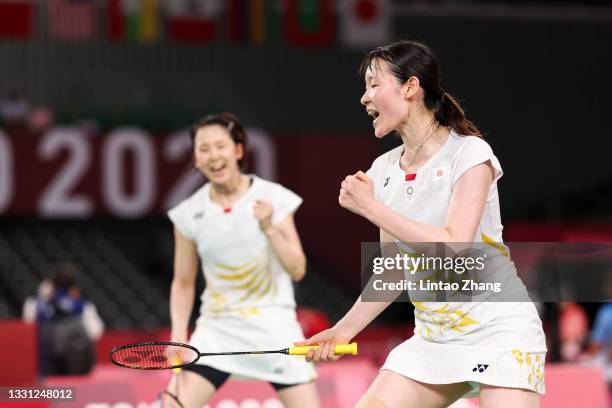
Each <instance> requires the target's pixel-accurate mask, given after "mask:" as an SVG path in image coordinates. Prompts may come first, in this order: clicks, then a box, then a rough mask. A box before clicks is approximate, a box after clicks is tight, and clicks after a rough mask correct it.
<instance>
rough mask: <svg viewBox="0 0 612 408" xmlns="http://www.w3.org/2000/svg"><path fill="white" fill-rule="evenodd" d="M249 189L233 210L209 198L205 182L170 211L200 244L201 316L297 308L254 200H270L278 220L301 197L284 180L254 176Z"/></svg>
mask: <svg viewBox="0 0 612 408" xmlns="http://www.w3.org/2000/svg"><path fill="white" fill-rule="evenodd" d="M250 177H251V178H252V184H251V186H250V187H249V189H248V191H247V192H246V193H245V194H244V195H243V196H242V197H241V198H240V199H239V200H238V201H237V202H236V203H235V204H234V206H233V207H232V208H231V211H228V210H226V209H224V208H222V207H221V206H220V205H218V204H216V203H214V202H213V201H211V199H210V184H209V183H207V184H206V185H204V186H203V187H202V188H200V189H199V190H198V191H196V192H195V193H194V194H193V195H192V196H191V197H189V198H187V199H186V200H184V201H183V202H181V203H180V204H178V205H177V206H176V207H174V208H173V209H171V210H170V211H169V212H168V215H169V217H170V219H171V220H172V222H173V223H174V225H175V226H176V227H177V228H178V230H179V231H180V232H181V233H182V234H183V235H184V236H185V237H186V238H188V239H190V240H192V241H194V242H195V243H196V245H197V250H198V254H199V256H200V262H201V266H202V271H203V273H204V278H205V280H206V288H205V290H204V292H203V293H202V297H201V300H202V308H201V310H200V316H201V317H205V316H213V317H220V316H226V315H234V316H245V317H246V316H248V315H255V314H259V313H260V311H261V310H260V309H261V308H265V307H270V306H281V307H289V308H295V299H294V293H293V285H292V282H291V278H290V276H289V275H288V274H287V272H285V271H284V270H283V268H282V266H281V264H280V262H279V260H278V258H277V257H276V255H275V254H274V252H273V249H272V247H271V246H270V245H269V243H268V240H267V239H266V237H265V235H264V233H263V232H262V231H261V229H260V228H259V222H258V220H257V219H256V218H255V216H254V214H253V206H254V205H255V201H256V200H259V199H261V200H265V201H267V202H269V203H271V204H272V206H273V208H274V211H273V214H272V222H273V223H274V224H277V223H279V222H280V221H282V220H284V219H285V218H286V217H287V216H288V215H289V214H291V213H293V212H295V211H296V209H297V208H298V207H299V206H300V204H301V203H302V199H301V198H300V197H299V196H298V195H296V194H295V193H293V192H292V191H290V190H288V189H286V188H285V187H283V186H281V185H280V184H277V183H273V182H270V181H267V180H264V179H261V178H259V177H257V176H250Z"/></svg>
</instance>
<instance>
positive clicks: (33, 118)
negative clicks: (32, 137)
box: [28, 106, 55, 133]
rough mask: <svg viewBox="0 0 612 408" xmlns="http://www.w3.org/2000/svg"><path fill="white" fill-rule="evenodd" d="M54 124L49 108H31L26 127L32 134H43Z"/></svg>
mask: <svg viewBox="0 0 612 408" xmlns="http://www.w3.org/2000/svg"><path fill="white" fill-rule="evenodd" d="M54 122H55V117H54V115H53V111H52V110H51V109H50V108H47V107H44V106H40V107H36V108H33V109H32V111H31V112H30V116H29V118H28V127H29V129H30V130H31V131H32V132H34V133H44V132H46V131H47V130H49V129H50V128H51V127H52V126H53V124H54Z"/></svg>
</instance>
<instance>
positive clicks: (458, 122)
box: [436, 91, 482, 137]
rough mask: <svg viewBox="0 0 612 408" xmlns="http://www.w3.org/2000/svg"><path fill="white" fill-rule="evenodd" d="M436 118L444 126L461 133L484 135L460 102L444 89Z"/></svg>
mask: <svg viewBox="0 0 612 408" xmlns="http://www.w3.org/2000/svg"><path fill="white" fill-rule="evenodd" d="M441 94H442V96H441V98H440V102H439V108H438V110H437V111H436V119H437V120H438V122H440V124H441V125H443V126H448V127H451V128H452V129H453V130H454V131H455V132H457V133H459V134H460V135H466V136H478V137H482V133H480V130H478V128H477V127H476V125H474V124H473V123H472V122H471V121H469V120H468V119H467V118H466V117H465V112H464V111H463V108H461V105H459V102H457V100H456V99H455V98H453V97H452V96H451V95H450V94H448V93H446V92H444V91H442V92H441Z"/></svg>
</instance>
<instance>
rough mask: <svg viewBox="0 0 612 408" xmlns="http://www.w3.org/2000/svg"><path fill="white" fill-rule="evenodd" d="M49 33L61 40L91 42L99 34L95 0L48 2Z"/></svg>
mask: <svg viewBox="0 0 612 408" xmlns="http://www.w3.org/2000/svg"><path fill="white" fill-rule="evenodd" d="M47 32H48V33H49V35H50V36H51V37H53V38H56V39H59V40H90V39H92V38H94V36H95V35H96V33H97V18H96V3H95V2H94V1H93V0H47Z"/></svg>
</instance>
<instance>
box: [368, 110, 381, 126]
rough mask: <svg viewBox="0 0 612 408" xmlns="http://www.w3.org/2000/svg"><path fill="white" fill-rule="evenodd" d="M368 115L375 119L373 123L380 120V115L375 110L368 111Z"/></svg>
mask: <svg viewBox="0 0 612 408" xmlns="http://www.w3.org/2000/svg"><path fill="white" fill-rule="evenodd" d="M367 112H368V115H370V116H371V117H372V118H373V119H372V123H376V120H377V119H378V116H379V113H378V111H377V110H374V109H368V111H367Z"/></svg>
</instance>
